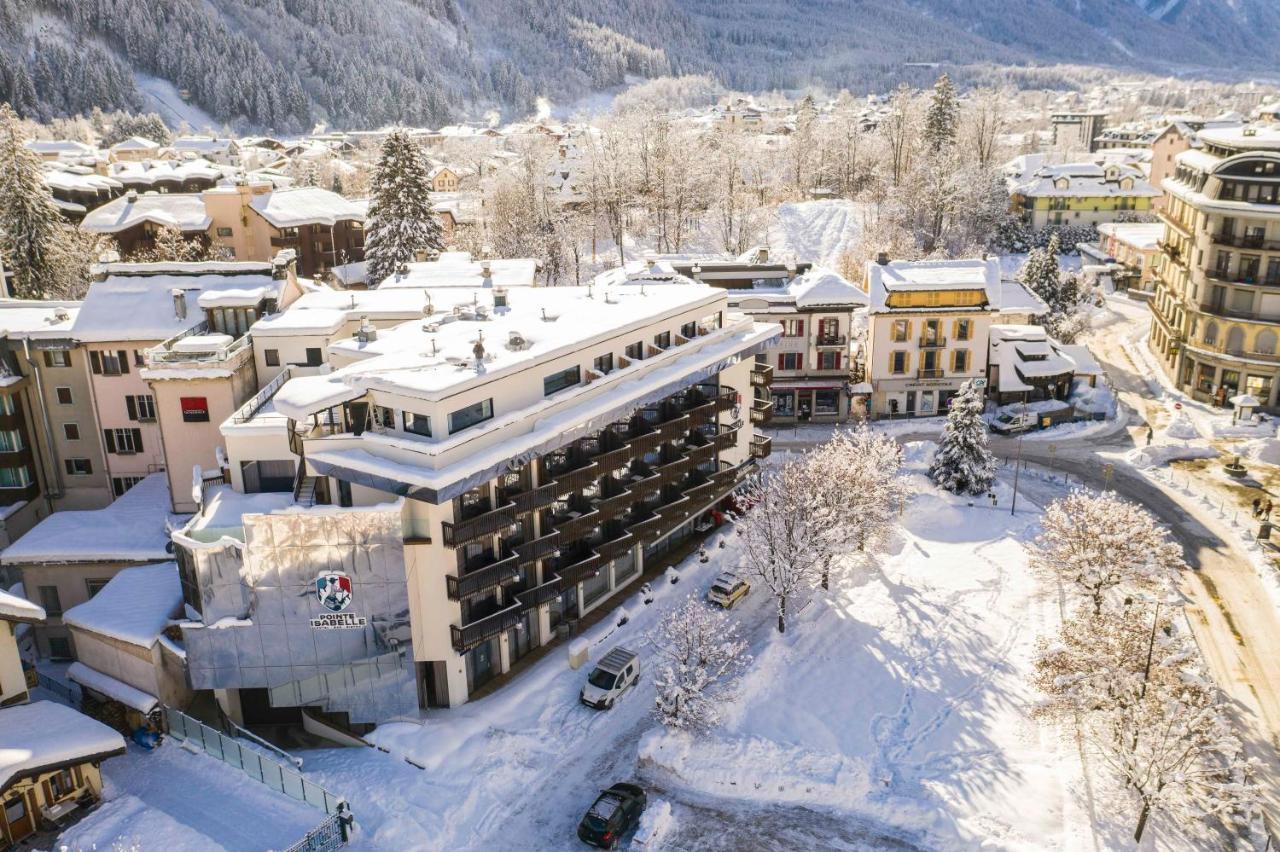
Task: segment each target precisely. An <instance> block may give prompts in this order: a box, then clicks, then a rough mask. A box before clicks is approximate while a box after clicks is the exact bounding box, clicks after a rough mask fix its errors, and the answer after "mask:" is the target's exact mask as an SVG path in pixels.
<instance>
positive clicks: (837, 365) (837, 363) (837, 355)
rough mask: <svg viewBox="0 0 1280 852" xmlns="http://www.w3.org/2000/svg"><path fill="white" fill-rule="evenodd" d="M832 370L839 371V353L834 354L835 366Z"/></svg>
mask: <svg viewBox="0 0 1280 852" xmlns="http://www.w3.org/2000/svg"><path fill="white" fill-rule="evenodd" d="M834 369H837V370H839V369H840V353H839V352H837V353H836V366H835V368H834Z"/></svg>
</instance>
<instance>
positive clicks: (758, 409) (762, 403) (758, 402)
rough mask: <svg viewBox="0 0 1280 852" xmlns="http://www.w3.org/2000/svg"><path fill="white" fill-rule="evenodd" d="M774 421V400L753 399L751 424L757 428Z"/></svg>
mask: <svg viewBox="0 0 1280 852" xmlns="http://www.w3.org/2000/svg"><path fill="white" fill-rule="evenodd" d="M772 419H773V400H771V399H753V400H752V401H751V422H752V423H754V424H756V425H757V426H760V425H763V424H765V423H768V422H769V421H770V420H772Z"/></svg>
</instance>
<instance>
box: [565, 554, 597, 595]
mask: <svg viewBox="0 0 1280 852" xmlns="http://www.w3.org/2000/svg"><path fill="white" fill-rule="evenodd" d="M604 564H605V559H604V557H602V556H601V555H600V554H599V553H592V554H591V555H590V556H587V557H586V558H585V559H581V560H579V561H577V562H574V563H573V564H572V565H566V566H565V567H563V568H556V569H555V573H556V576H557V577H559V578H560V583H561V585H562V586H563V587H564V588H568V587H569V586H575V585H577V584H578V583H581V582H582V581H583V580H585V579H587V578H588V577H591V576H593V575H594V574H595V573H596V572H597V571H599V570H600V569H601V568H602V567H603V566H604Z"/></svg>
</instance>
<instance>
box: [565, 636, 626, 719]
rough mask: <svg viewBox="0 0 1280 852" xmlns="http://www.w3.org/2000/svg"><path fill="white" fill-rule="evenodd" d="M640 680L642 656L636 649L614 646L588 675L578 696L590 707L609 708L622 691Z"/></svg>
mask: <svg viewBox="0 0 1280 852" xmlns="http://www.w3.org/2000/svg"><path fill="white" fill-rule="evenodd" d="M639 682H640V658H639V657H638V656H637V655H636V653H635V652H634V651H628V650H627V649H626V648H614V649H613V650H612V651H610V652H609V653H607V654H605V655H604V657H603V658H602V659H601V660H600V662H598V663H596V667H595V668H594V669H592V670H591V674H589V675H587V682H586V684H584V685H583V687H582V692H581V694H579V696H578V698H579V700H581V701H582V703H583V704H585V705H587V706H588V707H594V708H596V709H597V710H608V709H609V708H610V707H612V706H613V705H614V702H616V701H617V700H618V699H619V698H620V697H621V696H622V693H624V692H626V691H627V690H628V689H630V688H631V687H633V686H635V685H636V684H637V683H639Z"/></svg>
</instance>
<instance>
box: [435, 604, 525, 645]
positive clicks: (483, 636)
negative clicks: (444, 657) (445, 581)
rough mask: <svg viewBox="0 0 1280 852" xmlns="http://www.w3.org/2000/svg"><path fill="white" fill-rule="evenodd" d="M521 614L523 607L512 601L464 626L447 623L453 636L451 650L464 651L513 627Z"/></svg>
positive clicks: (517, 622) (522, 613)
mask: <svg viewBox="0 0 1280 852" xmlns="http://www.w3.org/2000/svg"><path fill="white" fill-rule="evenodd" d="M523 615H524V609H523V608H522V607H521V606H520V604H518V603H513V604H512V605H511V606H509V607H506V608H505V609H500V610H498V611H497V612H495V613H493V614H492V615H488V616H485V617H484V618H481V619H479V620H478V621H473V622H471V623H470V624H468V625H466V626H464V627H459V626H457V625H456V624H451V625H449V632H450V633H451V634H452V638H453V650H455V651H457V652H458V653H459V654H462V653H465V652H466V651H469V650H471V649H472V648H474V647H475V646H477V645H479V644H480V643H481V642H484V641H486V640H488V639H492V638H493V637H495V636H499V635H501V634H502V633H503V632H504V631H507V630H510V629H511V628H513V627H515V626H516V625H517V624H519V623H520V619H521V618H522V617H523Z"/></svg>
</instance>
